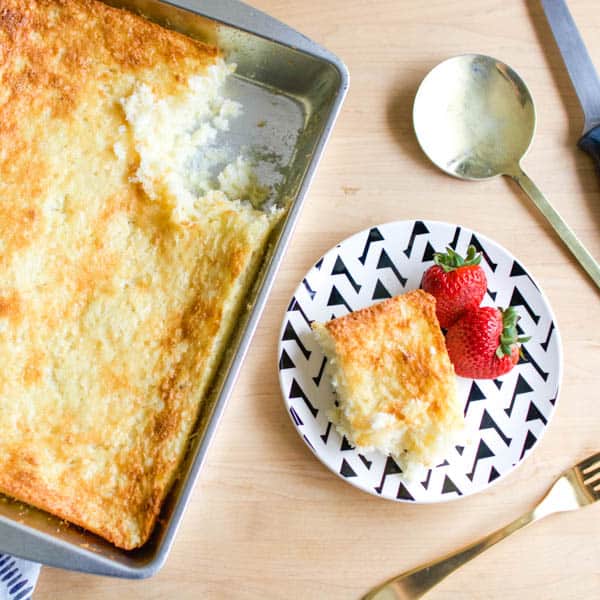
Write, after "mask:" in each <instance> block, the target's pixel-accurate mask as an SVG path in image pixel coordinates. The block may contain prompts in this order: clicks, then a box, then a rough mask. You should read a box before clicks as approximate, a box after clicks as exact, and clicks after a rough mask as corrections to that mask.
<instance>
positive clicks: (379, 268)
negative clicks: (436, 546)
mask: <svg viewBox="0 0 600 600" xmlns="http://www.w3.org/2000/svg"><path fill="white" fill-rule="evenodd" d="M470 244H472V245H474V246H475V247H476V248H477V250H479V251H481V252H482V254H483V259H482V261H481V265H482V266H483V268H484V270H485V274H486V276H487V280H488V291H487V294H486V296H485V298H484V300H483V303H482V304H483V305H494V306H498V307H502V308H505V307H507V306H514V307H515V309H516V310H517V312H518V313H519V315H520V316H521V320H520V321H519V328H520V330H522V335H527V336H531V340H530V341H528V342H527V343H525V344H524V345H523V348H522V352H523V357H522V358H521V360H520V361H519V364H517V365H516V366H515V368H514V369H512V371H510V372H509V373H507V374H506V375H504V376H502V377H500V378H498V379H489V380H483V379H478V380H473V379H465V378H462V377H457V378H456V381H457V390H458V396H459V399H460V400H461V402H463V404H464V411H465V417H466V428H465V433H464V440H462V441H461V444H460V445H457V446H455V447H453V448H452V449H451V451H450V452H449V453H448V455H447V456H446V457H445V460H444V461H443V462H441V464H439V465H437V466H435V467H434V468H432V469H425V468H424V467H423V468H421V469H420V470H419V469H417V470H416V472H413V473H411V476H410V479H409V478H406V477H405V476H404V474H403V473H402V470H401V469H400V467H399V466H398V465H397V464H396V462H395V461H394V460H393V459H392V458H390V457H386V456H384V455H383V454H381V453H379V452H359V451H357V450H356V449H355V448H353V447H352V445H351V444H349V443H348V441H347V440H346V438H345V437H342V436H340V435H339V434H338V432H337V431H336V428H335V426H334V425H333V424H332V423H331V422H330V421H329V419H328V416H327V415H328V412H329V410H330V408H331V407H332V406H333V404H334V401H335V395H334V392H333V390H332V388H331V384H330V382H329V380H328V378H327V373H326V372H325V363H326V361H325V358H324V356H323V353H322V352H321V350H320V348H319V347H318V345H317V343H316V341H315V339H314V337H313V335H312V332H311V329H310V323H311V321H321V322H324V321H327V320H329V319H332V318H334V317H340V316H342V315H344V314H347V313H348V312H350V311H353V310H357V309H360V308H363V307H365V306H369V305H371V304H374V303H375V302H378V301H381V300H384V299H385V298H389V297H390V296H396V295H398V294H402V293H404V292H407V291H409V290H413V289H416V288H418V287H419V284H420V282H421V277H422V275H423V273H424V272H425V270H426V269H427V268H428V267H430V266H431V265H432V264H433V254H434V252H441V251H444V249H445V248H446V247H447V246H450V247H452V248H453V249H455V250H456V251H457V252H459V253H460V254H463V255H464V254H465V253H466V250H467V248H468V246H469V245H470ZM561 376H562V350H561V343H560V335H559V332H558V329H557V327H556V323H555V319H554V316H553V314H552V310H551V308H550V305H549V304H548V301H547V299H546V297H545V296H544V294H543V292H542V291H541V290H540V289H539V286H538V285H537V284H536V283H535V281H534V280H533V279H532V278H531V276H530V275H529V274H528V273H527V271H526V270H525V268H524V267H523V266H522V265H521V263H519V261H517V260H516V259H515V258H514V257H513V256H512V255H511V254H510V253H509V252H508V251H507V250H505V249H504V248H502V247H501V246H499V245H498V244H496V243H495V242H493V241H492V240H490V239H488V238H486V237H485V236H483V235H480V234H479V233H476V232H474V231H471V230H469V229H467V228H465V227H460V226H458V225H450V224H447V223H439V222H433V221H398V222H394V223H386V224H383V225H378V226H377V227H373V228H371V229H368V230H365V231H361V232H360V233H357V234H356V235H353V236H352V237H349V238H348V239H346V240H344V241H343V242H341V243H340V244H338V245H337V246H336V247H335V248H332V249H331V250H330V251H329V252H327V253H326V254H325V255H324V256H323V257H322V258H320V259H319V260H318V261H317V263H316V264H315V265H314V266H313V267H312V269H310V271H309V272H308V273H307V274H306V277H305V278H304V279H303V280H302V282H301V283H300V285H299V286H298V288H297V289H296V291H295V293H294V296H293V298H292V300H291V302H290V304H289V307H288V309H287V312H286V314H285V318H284V319H283V325H282V328H281V336H280V341H279V380H280V383H281V390H282V392H283V398H284V401H285V405H286V408H287V411H288V413H289V415H290V417H291V419H292V422H293V423H294V426H295V427H296V429H297V431H298V433H299V435H300V437H302V439H303V440H304V442H305V443H306V444H307V445H308V447H309V448H310V449H311V450H312V451H313V453H314V454H315V455H316V456H317V457H318V458H319V459H320V460H321V461H322V462H323V463H324V464H325V465H326V466H327V467H329V469H331V470H332V471H333V472H334V473H336V474H337V475H339V476H340V477H341V478H343V479H344V480H345V481H347V482H348V483H351V484H352V485H354V486H356V487H358V488H360V489H362V490H364V491H366V492H369V493H371V494H374V495H376V496H380V497H382V498H387V499H390V500H398V501H403V502H422V503H425V502H443V501H446V500H452V499H456V498H459V497H462V496H467V495H469V494H473V493H475V492H479V491H481V490H484V489H486V488H487V487H488V486H489V485H491V484H492V483H494V482H495V481H498V480H499V479H500V478H502V477H504V476H506V475H507V474H508V473H510V472H511V471H512V470H513V469H514V468H515V467H516V466H517V465H518V464H520V463H521V462H522V461H523V460H524V459H525V458H526V457H527V456H528V455H529V453H530V452H531V451H532V449H533V448H534V447H535V445H536V444H537V443H538V441H539V440H540V438H541V436H542V435H543V433H544V431H545V430H546V428H547V427H548V423H549V421H550V419H551V418H552V415H553V413H554V408H555V404H556V400H557V395H558V390H559V385H560V381H561Z"/></svg>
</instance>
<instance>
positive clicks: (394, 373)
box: [312, 290, 463, 471]
mask: <svg viewBox="0 0 600 600" xmlns="http://www.w3.org/2000/svg"><path fill="white" fill-rule="evenodd" d="M312 327H313V330H314V332H315V335H316V337H317V340H318V342H319V344H320V346H321V347H322V349H323V352H324V353H325V355H326V356H327V359H328V361H327V362H328V366H327V369H328V373H329V376H330V377H331V382H332V384H333V387H334V389H335V391H336V394H337V400H338V402H337V404H338V405H337V406H336V407H335V408H334V409H333V410H332V411H331V413H330V418H331V419H332V421H333V422H334V424H335V425H336V427H337V429H338V431H339V432H340V434H341V435H345V436H346V438H347V439H348V440H349V441H350V442H351V443H352V444H354V445H355V446H356V447H358V448H359V449H361V450H362V451H368V450H378V451H380V452H382V453H384V454H386V455H391V456H393V457H394V458H395V459H397V460H398V462H399V464H400V466H401V467H402V468H403V469H404V470H405V471H406V470H407V469H408V470H409V471H410V469H411V468H412V467H414V466H416V465H425V466H433V465H434V464H435V463H436V461H439V460H443V458H444V455H445V453H447V451H448V449H449V448H450V447H451V445H452V444H453V443H455V441H456V437H457V434H459V433H460V431H461V430H462V427H463V410H462V406H461V405H460V403H459V401H458V399H457V396H456V387H455V376H454V368H453V366H452V363H451V362H450V359H449V358H448V353H447V351H446V345H445V343H444V336H443V334H442V331H441V329H440V326H439V323H438V320H437V318H436V316H435V299H434V298H433V296H431V295H430V294H428V293H426V292H424V291H422V290H415V291H412V292H408V293H407V294H403V295H401V296H396V297H395V298H390V299H388V300H385V301H383V302H380V303H378V304H375V305H373V306H370V307H368V308H363V309H362V310H358V311H356V312H352V313H350V314H348V315H345V316H343V317H340V318H337V319H332V320H331V321H329V322H327V323H325V324H322V323H313V325H312Z"/></svg>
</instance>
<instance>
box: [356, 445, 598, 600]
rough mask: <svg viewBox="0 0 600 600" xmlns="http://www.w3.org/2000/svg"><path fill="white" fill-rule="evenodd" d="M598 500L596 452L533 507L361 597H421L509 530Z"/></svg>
mask: <svg viewBox="0 0 600 600" xmlns="http://www.w3.org/2000/svg"><path fill="white" fill-rule="evenodd" d="M598 499H600V452H598V453H596V454H594V455H593V456H590V457H588V458H586V459H585V460H582V461H581V462H580V463H578V464H576V465H575V466H574V467H571V468H570V469H568V470H567V471H565V472H564V473H563V474H562V475H561V476H560V477H559V478H558V479H557V480H556V481H555V482H554V485H553V486H552V487H551V488H550V489H549V490H548V492H547V494H546V495H545V496H544V497H543V498H542V500H541V501H540V502H538V504H537V506H535V508H533V510H530V511H529V512H527V513H525V514H524V515H522V516H521V517H519V518H518V519H516V520H514V521H513V522H512V523H509V524H508V525H506V526H505V527H502V529H498V530H497V531H494V532H493V533H490V534H489V535H486V536H485V537H484V538H481V539H480V540H477V541H476V542H473V543H471V544H469V545H467V546H465V547H464V548H461V549H460V550H457V551H456V552H452V553H451V554H447V555H446V556H444V557H443V558H440V559H438V560H434V561H432V562H429V563H427V564H425V565H422V566H420V567H416V568H415V569H412V570H410V571H407V572H406V573H402V574H401V575H398V576H397V577H394V578H393V579H390V580H389V581H386V582H385V583H384V584H383V585H380V586H379V587H377V588H374V589H373V590H371V591H370V592H369V593H368V594H367V595H366V596H364V597H363V600H413V599H414V598H421V596H423V595H425V594H426V593H427V592H428V591H429V590H430V589H431V588H432V587H434V586H435V585H437V584H438V583H440V581H442V580H443V579H445V578H446V577H448V575H450V573H453V572H454V571H456V569H458V567H460V566H461V565H464V564H465V563H467V562H469V561H470V560H471V559H473V558H475V557H476V556H478V555H479V554H481V553H482V552H483V551H484V550H487V549H488V548H490V547H491V546H493V545H494V544H497V543H498V542H499V541H500V540H503V539H504V538H505V537H508V536H509V535H510V534H511V533H514V532H515V531H517V530H519V529H521V527H525V526H526V525H529V524H530V523H533V522H534V521H537V520H538V519H542V518H543V517H546V516H548V515H551V514H553V513H558V512H565V511H569V510H575V509H576V508H581V507H582V506H587V505H588V504H592V503H593V502H595V501H596V500H598Z"/></svg>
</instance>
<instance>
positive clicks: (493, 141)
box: [413, 54, 535, 180]
mask: <svg viewBox="0 0 600 600" xmlns="http://www.w3.org/2000/svg"><path fill="white" fill-rule="evenodd" d="M413 120H414V126H415V131H416V134H417V139H418V141H419V144H420V145H421V148H423V151H424V152H425V154H427V156H429V158H430V159H431V160H432V161H433V162H434V163H435V164H436V165H437V166H438V167H439V168H440V169H442V170H443V171H445V172H446V173H448V174H450V175H454V176H455V177H460V178H461V179H471V180H478V179H489V178H490V177H496V176H497V175H502V174H504V173H506V172H507V170H508V169H509V167H510V166H511V165H514V164H516V163H518V162H519V160H520V159H521V157H522V156H523V155H524V154H525V153H526V152H527V149H528V148H529V145H530V144H531V140H532V139H533V134H534V132H535V108H534V105H533V99H532V97H531V94H530V93H529V90H528V89H527V86H526V85H525V83H523V80H522V79H521V78H520V77H519V76H518V75H517V74H516V73H515V72H514V71H513V70H512V69H511V68H510V67H508V66H507V65H505V64H504V63H501V62H499V61H497V60H495V59H494V58H491V57H489V56H482V55H479V54H466V55H463V56H455V57H454V58H450V59H449V60H446V61H444V62H443V63H441V64H439V65H438V66H437V67H435V68H434V69H433V70H432V71H431V72H430V73H429V74H428V75H427V77H425V79H424V80H423V82H422V83H421V85H420V87H419V90H418V92H417V96H416V98H415V104H414V111H413Z"/></svg>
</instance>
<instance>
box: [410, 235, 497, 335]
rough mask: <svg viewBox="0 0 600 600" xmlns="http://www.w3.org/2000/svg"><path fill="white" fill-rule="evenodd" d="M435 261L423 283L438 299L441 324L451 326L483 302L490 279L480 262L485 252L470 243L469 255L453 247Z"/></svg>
mask: <svg viewBox="0 0 600 600" xmlns="http://www.w3.org/2000/svg"><path fill="white" fill-rule="evenodd" d="M433 261H434V263H435V264H434V265H433V266H431V267H429V269H427V271H425V273H424V275H423V279H422V280H421V287H422V288H423V289H424V290H425V291H426V292H429V293H430V294H431V295H432V296H434V297H435V299H436V309H435V312H436V315H437V318H438V321H439V322H440V326H441V327H443V328H444V329H447V328H448V327H450V325H452V324H453V323H455V322H456V321H457V320H458V319H459V318H460V317H461V316H462V315H463V314H464V313H465V312H466V311H467V310H469V309H471V308H476V307H478V306H479V305H480V304H481V301H482V300H483V297H484V295H485V291H486V289H487V279H486V277H485V273H484V271H483V269H482V268H481V267H480V266H479V263H480V262H481V254H478V253H476V250H475V247H474V246H469V249H468V250H467V256H466V258H462V256H460V255H459V254H457V253H456V252H455V251H454V250H452V248H447V249H446V253H441V252H436V253H435V254H434V255H433Z"/></svg>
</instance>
